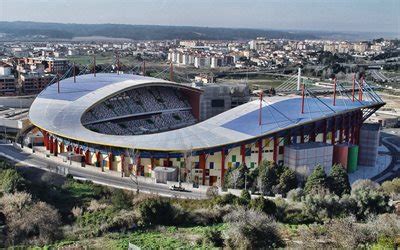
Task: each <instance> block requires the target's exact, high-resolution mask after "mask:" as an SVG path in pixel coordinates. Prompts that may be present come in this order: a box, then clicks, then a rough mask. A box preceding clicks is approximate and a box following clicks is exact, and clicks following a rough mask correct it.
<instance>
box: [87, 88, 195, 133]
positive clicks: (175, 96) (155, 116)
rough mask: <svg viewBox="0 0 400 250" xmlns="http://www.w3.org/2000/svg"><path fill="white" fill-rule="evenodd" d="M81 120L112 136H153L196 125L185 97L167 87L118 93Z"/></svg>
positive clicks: (95, 107) (90, 126) (91, 127)
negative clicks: (151, 134)
mask: <svg viewBox="0 0 400 250" xmlns="http://www.w3.org/2000/svg"><path fill="white" fill-rule="evenodd" d="M81 121H82V124H83V125H84V126H85V127H87V128H88V129H90V130H93V131H95V132H99V133H104V134H114V135H135V134H137V135H139V134H147V133H156V132H160V131H165V130H170V129H177V128H181V127H185V126H188V125H192V124H194V123H196V122H197V121H196V119H195V118H194V116H193V115H192V112H191V106H190V104H189V102H188V101H187V100H186V99H185V98H184V96H182V94H181V93H180V92H179V91H178V90H177V89H174V88H167V87H147V88H139V89H132V90H129V91H126V92H123V93H120V94H118V95H116V96H114V97H112V98H110V99H107V100H105V101H103V102H101V103H99V104H97V105H95V106H94V107H92V108H91V109H90V110H88V111H87V112H86V113H85V114H84V115H83V116H82V119H81Z"/></svg>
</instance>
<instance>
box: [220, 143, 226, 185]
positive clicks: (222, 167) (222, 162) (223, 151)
mask: <svg viewBox="0 0 400 250" xmlns="http://www.w3.org/2000/svg"><path fill="white" fill-rule="evenodd" d="M224 177H225V148H222V150H221V187H222V186H223V185H224Z"/></svg>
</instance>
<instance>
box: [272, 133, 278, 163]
mask: <svg viewBox="0 0 400 250" xmlns="http://www.w3.org/2000/svg"><path fill="white" fill-rule="evenodd" d="M278 150H279V141H278V137H277V136H276V135H275V136H274V152H273V160H274V162H275V163H277V161H278V153H279V152H278Z"/></svg>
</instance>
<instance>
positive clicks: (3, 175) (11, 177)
mask: <svg viewBox="0 0 400 250" xmlns="http://www.w3.org/2000/svg"><path fill="white" fill-rule="evenodd" d="M0 187H1V190H3V192H5V193H14V192H16V191H22V190H23V189H24V187H25V180H24V179H23V178H22V177H21V175H20V174H19V173H18V172H17V170H15V169H12V168H10V169H5V170H1V172H0Z"/></svg>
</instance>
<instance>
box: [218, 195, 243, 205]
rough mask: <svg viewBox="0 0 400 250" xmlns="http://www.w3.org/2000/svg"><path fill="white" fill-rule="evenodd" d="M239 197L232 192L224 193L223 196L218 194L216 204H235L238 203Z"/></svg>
mask: <svg viewBox="0 0 400 250" xmlns="http://www.w3.org/2000/svg"><path fill="white" fill-rule="evenodd" d="M238 199H239V198H238V197H236V196H235V195H233V194H231V193H227V194H224V195H222V196H217V197H215V198H214V202H213V203H214V204H217V205H220V206H225V205H233V204H237V201H238Z"/></svg>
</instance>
